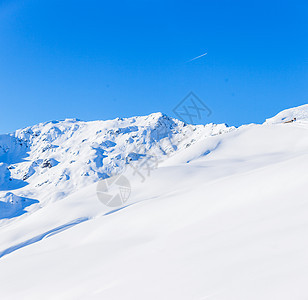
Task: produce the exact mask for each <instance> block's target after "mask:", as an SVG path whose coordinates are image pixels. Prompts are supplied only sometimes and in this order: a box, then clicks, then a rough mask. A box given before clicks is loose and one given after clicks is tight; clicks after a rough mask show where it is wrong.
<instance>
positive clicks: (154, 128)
mask: <svg viewBox="0 0 308 300" xmlns="http://www.w3.org/2000/svg"><path fill="white" fill-rule="evenodd" d="M233 129H234V128H233V127H227V126H226V125H225V124H220V125H216V124H208V125H205V126H203V125H198V126H193V125H187V124H184V123H183V122H181V121H179V120H176V119H173V118H170V117H168V116H166V115H164V114H162V113H154V114H151V115H149V116H142V117H132V118H124V119H120V118H117V119H115V120H109V121H93V122H83V121H79V120H75V119H67V120H64V121H52V122H46V123H40V124H38V125H35V126H31V127H27V128H25V129H21V130H17V131H16V132H15V133H13V134H9V135H1V136H0V191H13V192H14V193H17V194H18V195H20V196H25V197H30V198H34V199H37V200H39V202H40V204H39V205H42V204H43V203H44V202H46V201H50V200H52V201H54V200H59V199H62V198H64V197H66V196H68V195H70V194H71V193H72V192H74V191H76V190H78V189H80V188H82V187H84V186H87V185H89V184H91V183H93V182H96V181H98V180H99V179H103V178H107V177H109V176H111V175H115V174H118V173H119V172H121V171H123V169H124V168H125V167H126V166H127V165H128V163H129V162H130V161H136V160H139V159H142V158H143V157H144V156H149V155H152V156H153V155H154V156H157V157H158V158H159V160H160V161H162V160H164V159H166V158H167V157H169V156H172V155H173V154H174V153H175V152H177V151H180V150H182V149H184V148H186V147H188V146H190V145H191V144H193V143H195V142H196V141H197V140H199V139H201V138H205V137H207V136H213V135H217V134H222V133H225V132H229V131H231V130H233ZM14 190H15V191H14Z"/></svg>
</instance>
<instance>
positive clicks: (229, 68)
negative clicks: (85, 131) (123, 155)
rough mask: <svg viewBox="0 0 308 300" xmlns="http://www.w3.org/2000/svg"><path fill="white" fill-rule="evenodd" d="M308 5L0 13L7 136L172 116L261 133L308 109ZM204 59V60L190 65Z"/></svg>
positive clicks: (13, 6)
mask: <svg viewBox="0 0 308 300" xmlns="http://www.w3.org/2000/svg"><path fill="white" fill-rule="evenodd" d="M307 18H308V4H307V1H297V0H294V1H268V0H267V1H262V0H261V1H195V0H190V1H168V0H164V1H160V0H156V1H150V0H149V1H146V0H144V1H133V0H132V1H94V0H87V1H78V0H75V1H71V0H61V1H59V0H52V1H49V0H45V1H42V0H20V1H18V0H16V1H13V0H12V1H0V45H1V47H0V101H1V102H0V104H1V109H0V132H2V133H3V132H9V131H13V130H15V129H18V128H21V127H25V126H28V125H33V124H36V123H38V122H43V121H48V120H55V119H65V118H74V117H75V118H79V119H82V120H95V119H111V118H116V117H118V116H119V117H126V116H134V115H145V114H149V113H152V112H157V111H162V112H164V113H166V114H168V115H170V116H174V114H173V112H172V110H173V108H174V107H175V106H176V105H177V104H178V103H179V102H180V101H181V100H182V99H183V98H184V97H185V96H186V95H187V94H188V93H189V92H190V91H193V92H194V93H195V94H196V95H198V97H199V98H200V99H202V101H203V102H204V103H205V104H206V105H207V106H208V107H209V108H210V109H211V111H212V114H211V116H210V117H207V118H205V119H203V121H202V122H203V123H207V122H215V123H222V122H225V123H227V124H229V125H241V124H244V123H251V122H255V123H259V122H263V120H264V119H265V118H266V117H270V116H272V115H273V114H275V113H277V112H279V111H280V110H282V109H285V108H288V107H292V106H297V105H301V104H305V103H308V95H307V92H308V84H307V82H308V65H307V62H308V55H307V54H308V25H307ZM205 52H207V53H208V54H207V55H206V56H204V57H202V58H200V59H197V60H194V61H191V62H187V61H188V60H190V59H192V58H194V57H196V56H199V55H201V54H203V53H205Z"/></svg>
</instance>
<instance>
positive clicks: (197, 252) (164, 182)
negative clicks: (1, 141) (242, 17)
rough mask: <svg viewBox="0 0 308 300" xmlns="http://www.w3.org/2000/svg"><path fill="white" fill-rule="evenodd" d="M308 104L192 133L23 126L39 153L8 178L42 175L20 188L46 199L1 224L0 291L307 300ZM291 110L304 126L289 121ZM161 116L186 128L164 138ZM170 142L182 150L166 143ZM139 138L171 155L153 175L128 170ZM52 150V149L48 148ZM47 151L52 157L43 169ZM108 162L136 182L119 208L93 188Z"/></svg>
mask: <svg viewBox="0 0 308 300" xmlns="http://www.w3.org/2000/svg"><path fill="white" fill-rule="evenodd" d="M307 111H308V106H302V107H300V108H295V109H291V110H289V111H285V112H282V113H280V114H278V115H277V116H276V117H274V118H272V119H269V120H270V121H269V120H267V122H265V123H264V124H262V125H257V124H251V125H246V126H242V127H240V128H237V129H235V128H227V127H226V126H224V125H214V124H209V125H207V126H196V127H192V128H191V130H189V128H188V126H190V125H185V124H183V123H181V122H180V121H177V120H174V119H170V118H168V117H166V116H164V115H162V114H153V115H150V116H148V117H135V118H129V119H117V120H112V121H95V122H81V121H76V120H66V121H61V122H58V123H44V124H39V125H37V126H34V127H31V128H27V129H24V130H21V131H17V133H15V135H14V136H15V137H16V138H18V139H22V140H23V141H26V144H27V147H28V148H27V149H28V151H27V152H26V153H27V156H25V157H26V158H25V159H26V161H20V162H17V161H19V160H18V159H15V160H14V161H16V163H14V165H13V167H14V169H10V173H11V175H10V176H11V178H15V176H16V174H20V176H22V175H23V174H24V172H25V170H30V166H31V167H32V168H33V170H34V171H32V175H30V176H29V178H28V179H27V183H28V185H27V186H24V187H22V188H19V189H15V190H14V194H16V195H17V194H18V195H20V196H21V194H23V195H24V196H25V195H28V194H29V195H30V194H32V195H35V196H36V197H34V199H38V200H39V203H37V204H33V205H31V206H30V207H27V209H29V210H28V212H27V213H23V214H21V215H20V216H18V217H14V218H6V219H2V220H0V222H1V223H0V226H1V227H0V267H1V272H0V298H1V299H41V298H43V297H44V298H45V299H149V300H151V299H153V300H154V299H155V300H156V299H168V300H169V299H183V300H184V299H197V300H201V299H215V300H223V299H306V298H307V297H308V292H307V289H306V283H307V280H308V271H307V270H308V254H307V247H308V239H307V238H306V237H307V233H308V221H307V213H308V198H307V168H308V152H307V149H308V118H307V117H305V116H307V115H306V113H307ZM284 117H288V118H292V119H293V118H294V117H296V118H297V121H296V122H293V123H290V124H284V122H283V120H282V118H284ZM279 120H281V122H280V121H279ZM158 124H159V126H167V128H169V129H170V125H172V126H173V129H175V130H174V131H172V129H170V131H163V132H164V134H163V135H162V138H161V139H159V138H158V139H157V140H158V142H153V139H152V138H150V137H152V136H153V135H155V136H157V135H156V134H154V133H153V131H154V130H155V128H157V125H158ZM175 124H176V125H175ZM135 126H136V127H135ZM100 130H101V132H99V134H96V132H98V131H100ZM108 132H109V134H108ZM110 132H113V134H112V135H111V134H110ZM115 132H118V133H115ZM185 133H186V136H187V135H188V136H189V139H187V138H186V137H185ZM129 138H132V139H133V142H132V143H129V142H128V141H127V140H129ZM84 139H86V141H84V142H82V140H84ZM170 140H171V141H172V142H173V144H172V145H173V146H176V147H170V148H168V147H169V146H170V143H169V141H170ZM193 140H194V141H193ZM138 143H140V144H142V145H145V147H143V148H142V149H143V150H144V153H142V154H145V155H149V154H148V153H150V152H151V151H154V152H155V153H157V154H159V155H160V156H161V158H162V162H161V163H160V164H159V167H158V168H157V169H155V170H153V171H152V172H151V174H150V176H148V177H146V180H145V181H144V182H142V181H141V180H140V178H139V177H138V176H137V175H134V172H133V169H131V168H125V165H126V162H125V159H124V157H125V158H126V157H127V156H128V155H129V154H130V153H132V152H133V151H132V150H133V149H135V148H136V147H135V148H134V147H133V146H134V145H135V144H138ZM42 145H44V146H45V145H47V146H48V145H49V146H48V148H47V150H45V151H44V152H42V151H41V149H42ZM50 145H52V146H50ZM131 146H132V147H131ZM161 147H165V148H163V149H164V150H166V149H169V150H168V151H170V153H169V152H167V151H165V152H163V151H161V150H160V149H161ZM139 149H141V148H139ZM112 150H113V151H112ZM171 150H172V151H171ZM78 151H79V152H78ZM8 152H9V151H7V153H8ZM20 153H23V152H22V151H21V152H20ZM68 153H69V154H68ZM74 153H76V154H75V155H74ZM77 153H78V154H77ZM136 153H137V154H138V152H136ZM118 155H120V157H121V158H116V157H118ZM104 156H106V157H105V158H103V159H102V160H103V163H101V164H100V163H99V160H98V158H102V157H104ZM131 156H133V158H134V159H137V160H138V157H135V156H134V155H131ZM46 159H54V160H53V161H52V163H51V164H50V165H51V167H45V168H42V162H43V161H45V160H46ZM20 160H21V159H20ZM70 160H75V161H76V163H77V164H78V168H75V167H72V165H74V164H73V163H72V164H70V163H69V161H70ZM88 161H90V163H89V164H88V163H87V162H88ZM105 161H106V163H105ZM34 162H37V164H33V163H34ZM45 162H46V161H45ZM7 165H10V164H7ZM88 165H90V166H91V168H92V169H90V168H89V169H87V167H88ZM109 169H110V170H114V169H115V170H116V172H118V173H123V175H124V176H125V177H126V178H128V179H129V182H130V185H131V195H130V198H129V199H128V201H127V202H126V203H125V204H124V205H123V206H122V207H119V208H118V209H115V208H112V207H108V206H105V205H103V204H102V203H101V202H100V201H99V199H98V198H97V195H96V189H97V180H98V179H100V178H102V177H103V175H97V174H98V173H99V174H104V173H106V174H107V173H108V172H107V170H109ZM91 171H92V172H91ZM63 172H65V173H64V174H66V175H68V176H69V179H67V180H66V184H62V181H61V180H59V177H58V176H59V174H63ZM81 172H88V173H89V176H81V175H80V173H81ZM77 175H78V176H77ZM39 180H49V183H46V186H45V189H46V190H45V191H44V188H40V187H35V185H36V184H37V182H39ZM4 181H5V180H4ZM55 182H56V183H57V185H55V184H54V183H55ZM65 188H67V191H65ZM58 189H59V190H58ZM4 193H5V195H6V198H5V199H8V198H9V197H13V195H12V194H7V193H12V192H8V191H4ZM57 193H59V196H58V197H57V196H56V195H57ZM50 195H52V197H50ZM25 197H26V196H25ZM1 201H3V200H1ZM8 202H9V201H8V200H6V203H8ZM0 203H1V202H0ZM23 210H24V208H23Z"/></svg>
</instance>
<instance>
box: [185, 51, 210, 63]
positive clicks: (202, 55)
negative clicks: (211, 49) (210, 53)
mask: <svg viewBox="0 0 308 300" xmlns="http://www.w3.org/2000/svg"><path fill="white" fill-rule="evenodd" d="M204 55H207V53H204V54H201V55H199V56H197V57H195V58H193V59H191V60H189V61H187V62H191V61H193V60H196V59H198V58H200V57H202V56H204Z"/></svg>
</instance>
